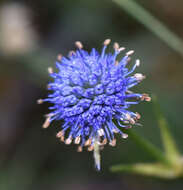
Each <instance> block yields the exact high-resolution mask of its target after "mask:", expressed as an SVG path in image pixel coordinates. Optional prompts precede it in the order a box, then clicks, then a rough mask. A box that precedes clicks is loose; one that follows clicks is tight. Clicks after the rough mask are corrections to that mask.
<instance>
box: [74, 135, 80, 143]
mask: <svg viewBox="0 0 183 190" xmlns="http://www.w3.org/2000/svg"><path fill="white" fill-rule="evenodd" d="M80 140H81V138H80V136H78V137H76V138H75V140H74V143H75V144H79V143H80Z"/></svg>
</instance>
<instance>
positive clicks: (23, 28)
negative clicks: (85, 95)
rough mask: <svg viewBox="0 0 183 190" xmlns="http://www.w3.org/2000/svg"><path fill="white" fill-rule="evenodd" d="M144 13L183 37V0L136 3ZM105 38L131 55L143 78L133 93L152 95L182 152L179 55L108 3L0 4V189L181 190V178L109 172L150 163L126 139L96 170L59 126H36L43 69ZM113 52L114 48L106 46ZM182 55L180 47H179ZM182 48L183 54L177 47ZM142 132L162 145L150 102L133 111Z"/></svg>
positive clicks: (26, 0) (20, 0)
mask: <svg viewBox="0 0 183 190" xmlns="http://www.w3.org/2000/svg"><path fill="white" fill-rule="evenodd" d="M136 2H138V3H139V5H141V6H143V7H144V8H145V9H146V10H147V11H148V12H149V13H151V14H152V15H154V16H155V17H156V18H157V19H158V20H159V21H160V22H161V23H163V24H164V25H166V26H167V27H168V28H169V29H170V30H171V31H173V32H174V33H175V34H176V35H177V36H179V37H180V38H182V39H183V1H181V0H174V1H171V0H154V1H150V0H138V1H136ZM106 38H111V39H112V40H113V42H116V41H117V42H119V44H120V45H121V46H125V47H126V49H127V50H131V49H133V50H135V54H134V55H133V59H132V63H131V64H130V66H132V64H133V62H134V61H135V59H137V58H140V60H141V67H140V68H138V72H142V73H144V74H145V75H146V76H147V78H146V80H145V81H143V82H142V83H141V84H140V85H139V86H138V87H136V89H135V90H137V91H139V92H147V93H149V94H156V95H157V97H158V99H159V102H160V105H161V108H162V110H163V112H164V114H165V116H166V118H167V120H168V122H169V124H170V126H171V128H170V130H171V132H172V134H173V135H174V137H175V139H176V142H177V144H178V146H179V148H182V147H183V142H182V138H183V128H182V123H183V122H182V106H183V100H182V93H183V56H182V55H183V54H182V55H181V54H180V52H177V51H175V50H174V49H172V48H171V45H170V44H167V43H165V42H164V41H163V40H162V39H161V38H159V37H157V36H156V35H155V34H154V33H153V32H151V31H150V30H148V28H147V27H145V26H144V25H143V24H142V23H141V22H139V21H137V20H136V19H135V17H132V16H131V15H130V14H128V12H126V11H124V9H122V8H121V7H119V6H118V5H117V4H116V3H114V2H112V1H111V0H100V1H99V0H53V1H50V0H12V1H8V0H0V189H1V190H11V189H13V190H16V189H17V190H32V189H34V190H40V189H45V190H47V189H49V190H59V189H63V190H65V189H67V190H70V189H71V190H72V189H74V190H76V189H77V190H91V189H96V190H97V189H106V190H108V189H123V190H132V189H136V190H143V189H144V190H145V189H149V190H151V189H156V190H159V189H161V190H164V189H166V190H167V189H177V190H178V189H182V188H183V180H181V179H177V180H170V181H167V180H160V179H156V178H150V177H142V176H137V175H130V174H128V175H127V174H114V173H112V172H110V170H109V168H110V167H111V166H112V165H115V164H119V163H123V164H124V163H135V162H149V161H153V160H152V158H151V157H149V155H147V154H145V153H144V152H143V151H142V150H141V149H140V148H139V147H137V146H136V144H135V143H134V142H133V141H132V140H131V139H130V138H128V140H123V139H120V138H118V141H117V142H118V143H117V146H116V147H115V148H112V147H109V146H108V147H107V146H106V147H105V149H104V151H102V153H101V156H102V171H101V172H96V170H95V168H94V164H93V157H92V153H91V152H86V151H84V152H82V153H77V152H76V146H74V145H71V146H66V145H64V144H62V143H61V142H59V141H58V139H56V138H55V134H56V132H57V131H59V128H60V127H59V126H58V125H56V124H55V125H54V124H53V125H52V126H51V127H50V128H48V129H47V130H44V129H42V128H41V126H42V123H43V122H44V115H45V114H46V113H48V108H47V107H48V104H44V105H37V104H36V101H37V99H39V98H42V97H43V98H44V97H46V96H47V93H48V92H47V90H46V84H47V82H48V81H49V78H48V74H47V67H48V66H52V67H54V63H55V60H56V57H57V55H58V54H59V53H62V54H63V55H67V53H68V52H69V51H70V50H73V49H75V47H74V42H75V41H76V40H80V41H82V42H83V44H84V47H85V49H86V50H90V49H91V48H92V47H96V48H97V49H98V50H100V49H101V47H102V43H103V41H104V40H105V39H106ZM110 49H111V50H112V45H111V46H110V48H109V51H110ZM180 51H181V50H180ZM182 51H183V50H182ZM132 109H133V110H136V111H138V112H140V113H141V115H142V119H141V123H142V125H143V127H137V128H135V129H134V130H135V131H136V132H137V133H138V134H141V135H142V136H144V137H145V138H147V139H148V140H150V141H151V142H152V143H154V144H155V145H157V146H159V147H160V146H161V140H160V135H159V129H158V127H157V122H156V118H155V116H154V113H153V109H152V103H141V104H140V105H137V106H134V107H132Z"/></svg>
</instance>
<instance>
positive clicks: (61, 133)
mask: <svg viewBox="0 0 183 190" xmlns="http://www.w3.org/2000/svg"><path fill="white" fill-rule="evenodd" d="M62 136H64V131H62V130H61V131H59V132H58V133H57V135H56V137H57V138H61V137H62Z"/></svg>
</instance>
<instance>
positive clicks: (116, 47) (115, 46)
mask: <svg viewBox="0 0 183 190" xmlns="http://www.w3.org/2000/svg"><path fill="white" fill-rule="evenodd" d="M113 48H114V49H115V50H116V51H118V50H119V44H118V43H117V42H115V43H114V45H113Z"/></svg>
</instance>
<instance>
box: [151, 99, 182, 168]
mask: <svg viewBox="0 0 183 190" xmlns="http://www.w3.org/2000/svg"><path fill="white" fill-rule="evenodd" d="M152 99H153V105H154V110H155V114H156V118H157V121H158V126H159V128H160V132H161V137H162V142H163V146H164V149H165V155H166V157H167V158H168V159H169V160H170V162H171V163H172V164H173V165H177V164H178V163H179V160H180V156H181V154H180V153H179V151H178V148H177V146H176V143H175V141H174V139H173V137H172V135H171V132H170V131H169V126H168V122H167V121H166V119H165V118H164V116H163V114H162V112H161V109H160V106H159V104H158V102H157V98H156V96H153V98H152Z"/></svg>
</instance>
